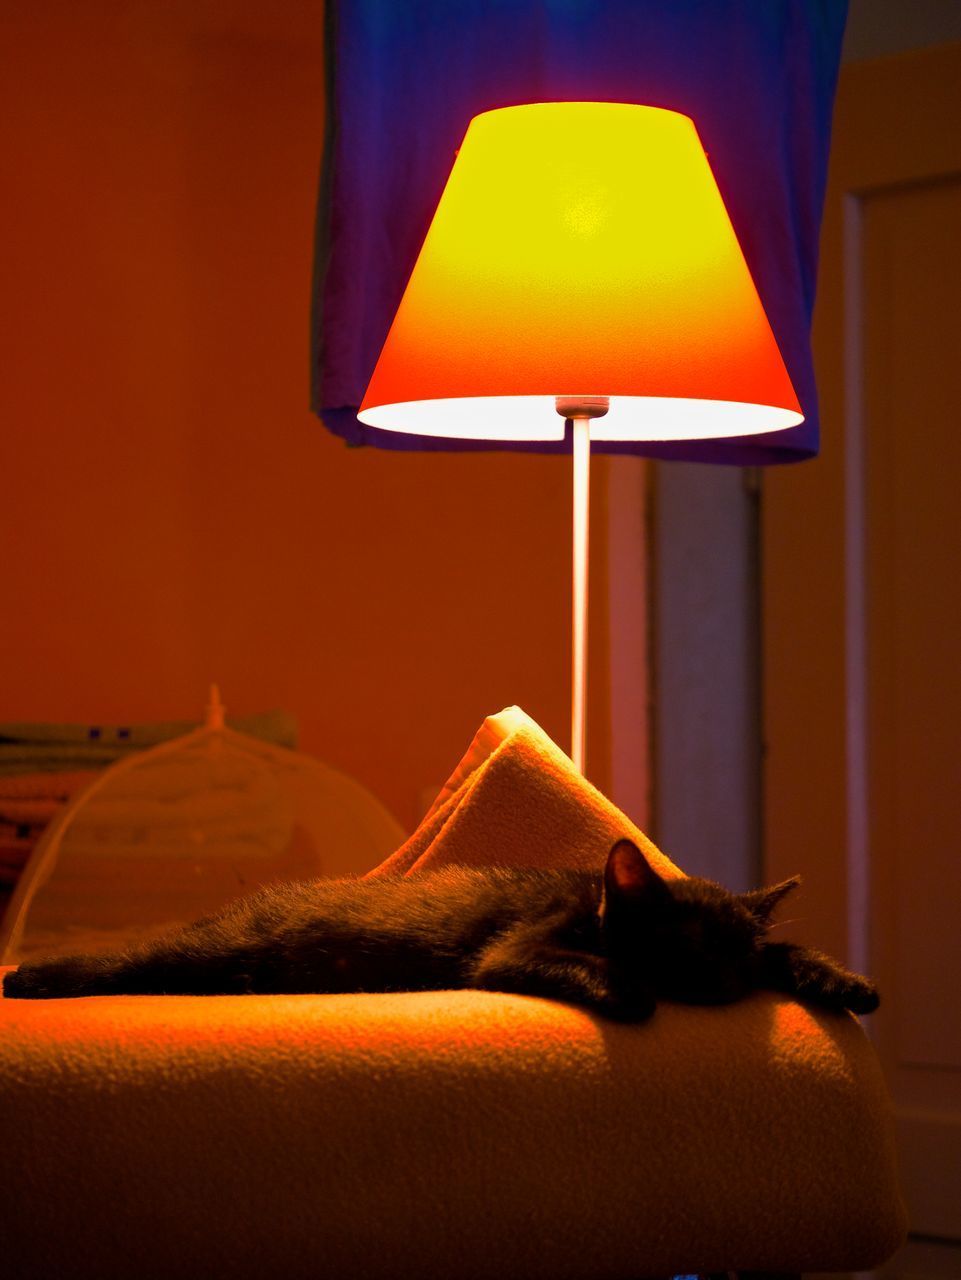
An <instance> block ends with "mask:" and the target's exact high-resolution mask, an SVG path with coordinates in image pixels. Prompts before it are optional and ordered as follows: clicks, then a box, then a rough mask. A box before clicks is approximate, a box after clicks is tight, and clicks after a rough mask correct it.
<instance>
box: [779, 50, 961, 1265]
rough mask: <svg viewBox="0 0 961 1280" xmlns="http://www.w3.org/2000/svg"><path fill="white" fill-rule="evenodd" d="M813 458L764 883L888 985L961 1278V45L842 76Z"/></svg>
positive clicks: (914, 1166)
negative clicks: (818, 439)
mask: <svg viewBox="0 0 961 1280" xmlns="http://www.w3.org/2000/svg"><path fill="white" fill-rule="evenodd" d="M815 354H816V360H817V367H818V381H819V387H820V392H821V397H822V415H823V424H824V439H823V452H822V456H821V457H820V458H819V459H818V460H817V461H816V462H814V463H810V464H807V463H806V464H803V465H802V466H800V467H797V468H784V469H781V470H779V471H777V472H774V471H772V472H769V473H767V474H766V475H765V477H764V489H763V500H762V564H763V580H762V611H763V617H764V644H763V647H764V673H765V675H764V716H765V726H764V727H765V746H766V756H765V777H764V791H765V842H764V843H765V863H766V874H767V876H768V877H769V878H778V877H781V876H783V875H787V874H790V873H791V872H794V871H798V870H800V871H802V872H803V873H804V874H805V879H806V885H805V890H804V896H803V898H802V899H801V900H800V902H799V903H798V908H797V909H798V910H799V912H800V913H802V914H803V916H804V917H805V918H804V919H803V920H802V922H801V923H800V926H799V931H800V932H801V934H802V935H803V936H804V937H805V938H806V940H808V941H812V942H816V943H818V944H819V945H821V946H823V947H824V948H825V949H828V950H831V951H834V952H835V953H837V954H839V955H842V956H847V958H848V959H849V960H850V962H851V963H852V964H854V965H855V966H856V967H863V968H864V969H866V970H868V971H870V972H872V973H873V974H875V975H876V976H877V978H878V980H879V983H880V985H881V990H882V1006H881V1009H880V1011H879V1012H878V1014H876V1015H874V1017H873V1018H871V1019H868V1020H867V1026H868V1030H869V1031H870V1033H871V1034H872V1036H873V1037H874V1038H875V1042H876V1044H877V1048H878V1052H879V1054H880V1056H881V1060H882V1064H883V1066H884V1069H885V1072H886V1075H887V1080H888V1083H889V1087H890V1089H891V1093H892V1096H893V1098H894V1102H895V1109H896V1115H897V1126H898V1135H899V1151H900V1160H901V1169H902V1180H903V1186H904V1190H905V1195H906V1198H907V1200H908V1207H909V1214H910V1223H911V1232H912V1236H913V1237H914V1240H913V1243H912V1245H910V1246H909V1248H908V1249H907V1250H906V1251H905V1252H904V1254H903V1255H899V1258H898V1259H897V1260H895V1261H894V1263H892V1264H891V1265H890V1266H889V1268H887V1269H886V1270H885V1271H884V1272H883V1274H884V1275H886V1276H888V1275H889V1276H892V1277H895V1276H897V1277H901V1276H903V1277H907V1276H909V1275H910V1276H914V1277H926V1276H931V1277H941V1276H945V1277H946V1276H948V1275H951V1276H956V1277H957V1276H961V45H953V46H945V47H942V48H939V49H930V50H924V51H921V52H917V53H912V54H907V55H902V56H899V57H896V58H888V59H883V60H878V61H876V62H870V63H861V64H856V65H854V66H850V67H848V68H846V69H845V70H844V72H843V73H842V79H841V85H840V89H839V95H838V102H837V110H836V114H835V132H834V143H833V149H832V164H831V179H830V183H829V192H828V202H827V206H826V209H825V225H824V235H823V242H822V258H821V273H820V294H819V301H818V311H817V318H816V325H815Z"/></svg>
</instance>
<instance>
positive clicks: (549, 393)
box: [358, 102, 803, 441]
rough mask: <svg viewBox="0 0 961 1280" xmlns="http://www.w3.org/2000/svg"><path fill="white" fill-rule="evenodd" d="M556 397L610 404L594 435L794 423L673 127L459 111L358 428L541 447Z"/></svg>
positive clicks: (786, 391) (718, 217) (702, 169)
mask: <svg viewBox="0 0 961 1280" xmlns="http://www.w3.org/2000/svg"><path fill="white" fill-rule="evenodd" d="M556 395H565V396H573V395H606V396H610V398H611V405H610V411H609V412H608V414H607V415H606V416H605V417H603V418H598V419H596V420H595V421H594V422H592V424H591V437H592V439H594V440H596V441H603V440H685V439H708V438H723V437H729V436H741V435H755V434H760V433H763V432H767V431H777V430H783V429H785V428H787V427H791V426H794V425H796V424H797V423H799V422H801V421H803V414H802V413H801V409H800V406H799V404H798V400H797V397H796V395H795V393H794V389H793V387H792V385H791V381H790V378H789V376H788V374H787V370H786V369H785V367H784V362H783V361H782V359H781V356H780V353H779V351H778V348H777V343H776V342H775V339H774V335H773V334H772V332H771V328H770V325H769V324H768V321H767V317H766V316H765V314H764V310H763V307H762V306H761V302H760V299H759V298H758V295H757V290H756V289H755V288H754V284H753V281H752V280H751V276H750V273H749V271H748V269H747V264H746V263H745V261H744V256H743V254H742V253H741V250H740V247H739V245H738V243H737V239H736V237H735V235H734V231H733V228H732V227H731V223H730V220H729V219H728V216H727V212H726V210H725V208H724V205H723V202H722V200H721V196H720V193H719V191H718V189H717V185H716V183H715V182H714V178H713V175H712V174H711V170H710V166H709V164H708V162H707V157H706V156H705V154H704V151H703V148H702V147H701V143H700V141H699V139H698V136H697V132H696V130H695V128H694V125H693V123H692V121H691V120H690V119H689V118H688V117H687V116H682V115H679V114H678V113H676V112H671V111H663V110H660V109H658V108H654V107H641V106H631V105H626V104H620V103H600V102H566V103H541V104H535V105H531V106H524V107H508V108H505V109H503V110H500V111H489V112H486V113H485V114H483V115H480V116H476V117H475V118H474V120H472V121H471V124H470V126H469V128H468V131H467V134H466V136H465V138H464V142H463V144H462V146H461V149H460V152H459V153H458V157H457V160H456V162H455V164H454V168H453V170H452V172H451V175H450V178H449V180H448V183H447V186H446V188H445V190H444V192H443V195H442V196H441V200H440V203H439V205H438V207H437V211H436V213H435V215H434V219H433V222H432V223H431V226H430V229H429V230H428V233H427V237H426V239H425V241H424V245H423V248H422V249H421V253H420V256H419V257H418V259H417V262H416V264H415V266H414V270H413V272H412V274H411V277H410V281H409V283H408V285H407V289H406V291H405V293H404V297H403V299H402V301H401V303H400V306H399V308H398V311H397V315H396V317H395V319H394V323H393V325H392V327H391V330H390V333H389V334H388V337H387V340H386V342H385V344H384V348H383V351H382V352H381V355H380V359H379V360H378V363H377V367H376V369H375V370H374V374H373V376H372V378H371V381H370V385H369V386H368V388H367V393H366V395H365V397H364V402H363V404H362V405H361V408H360V412H359V415H358V416H359V417H360V419H361V421H363V422H365V423H368V424H369V425H371V426H375V427H380V428H382V429H384V430H389V431H399V432H409V433H413V434H417V435H432V436H446V437H454V438H461V439H488V440H556V439H559V438H561V436H562V434H563V425H564V424H563V421H562V419H561V418H560V417H559V415H558V414H557V412H556V410H555V407H554V397H555V396H556Z"/></svg>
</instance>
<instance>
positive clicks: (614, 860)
mask: <svg viewBox="0 0 961 1280" xmlns="http://www.w3.org/2000/svg"><path fill="white" fill-rule="evenodd" d="M664 887H665V886H664V881H663V880H662V879H661V877H660V876H659V875H658V874H657V872H656V871H655V870H654V868H653V867H652V866H651V864H650V863H649V862H648V860H647V859H646V858H645V857H644V855H643V853H641V851H640V849H639V848H638V847H637V845H636V844H634V842H633V841H632V840H618V842H617V844H616V845H615V846H614V848H613V849H612V850H611V851H610V853H609V854H608V855H607V866H606V867H605V868H604V891H605V895H606V897H607V898H608V899H612V898H635V899H636V898H643V897H647V896H649V895H651V894H653V893H660V892H662V891H663V890H664Z"/></svg>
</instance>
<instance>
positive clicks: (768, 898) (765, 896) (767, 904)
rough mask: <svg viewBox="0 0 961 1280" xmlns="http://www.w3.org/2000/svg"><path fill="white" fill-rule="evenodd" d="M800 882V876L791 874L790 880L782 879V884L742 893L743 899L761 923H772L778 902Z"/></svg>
mask: <svg viewBox="0 0 961 1280" xmlns="http://www.w3.org/2000/svg"><path fill="white" fill-rule="evenodd" d="M800 883H801V877H800V876H791V878H790V880H782V881H781V883H780V884H773V885H770V886H769V887H768V888H766V889H752V890H751V892H750V893H742V894H741V901H742V902H743V903H744V905H745V906H746V907H747V909H748V911H750V912H751V914H752V915H753V916H754V917H755V919H757V920H760V922H761V924H770V922H771V917H772V916H773V915H774V912H775V911H776V910H777V906H778V903H779V902H780V901H781V899H782V898H784V897H786V896H787V894H789V893H790V892H791V890H792V889H796V888H797V887H798V885H799V884H800Z"/></svg>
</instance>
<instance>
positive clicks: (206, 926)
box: [3, 840, 878, 1021]
mask: <svg viewBox="0 0 961 1280" xmlns="http://www.w3.org/2000/svg"><path fill="white" fill-rule="evenodd" d="M797 883H798V882H797V879H796V878H795V879H793V880H785V881H784V883H783V884H779V885H775V886H774V887H773V888H769V889H756V890H754V891H753V892H751V893H745V894H735V893H731V892H729V891H728V890H727V889H722V888H721V887H720V885H716V884H713V883H711V882H710V881H708V880H700V879H697V878H695V877H691V878H690V879H686V880H669V881H668V880H664V879H662V878H661V877H660V876H659V875H657V874H656V872H655V871H654V870H653V869H652V868H651V866H650V864H649V863H648V861H647V859H646V858H645V857H644V855H643V854H642V853H641V852H640V850H639V849H637V848H636V847H635V846H634V845H633V844H632V843H631V842H630V841H628V840H620V841H618V843H617V844H616V845H615V846H614V848H613V849H612V850H611V853H610V856H609V857H608V860H607V865H606V868H605V870H604V873H603V874H600V873H597V874H594V873H591V872H587V871H574V870H557V871H535V870H515V869H513V868H507V867H491V868H489V869H479V870H475V869H471V868H467V867H449V868H446V869H445V870H442V871H438V872H435V873H432V874H425V875H422V876H414V877H411V878H409V879H374V880H311V881H306V882H304V883H297V884H287V885H281V886H278V887H276V888H269V889H264V890H261V892H259V893H257V894H254V895H252V896H251V897H249V898H241V899H239V900H238V901H236V902H233V903H231V904H230V905H229V906H228V907H226V908H225V909H224V910H223V911H221V912H219V913H218V914H217V915H214V916H209V917H207V918H206V919H204V920H201V921H199V922H198V923H196V924H193V925H188V926H187V927H186V928H184V929H180V930H178V931H176V932H174V933H170V934H168V935H166V936H164V937H162V938H159V939H157V940H156V941H153V942H148V943H144V944H142V945H140V946H136V947H132V948H131V949H130V950H128V951H125V952H123V953H122V954H120V955H108V956H65V957H62V958H56V959H51V960H42V961H40V962H38V963H36V964H33V963H31V964H23V965H21V966H20V968H19V969H17V970H16V971H15V972H13V973H9V974H7V976H6V978H5V980H4V988H3V989H4V994H5V995H6V996H7V997H8V998H10V997H13V998H20V999H50V998H55V997H62V996H92V995H123V994H130V995H132V994H147V995H151V994H153V995H164V994H170V995H173V994H183V995H219V994H235V993H236V994H241V993H246V992H337V991H424V990H442V989H450V988H455V987H480V988H483V989H485V990H489V991H514V992H519V993H521V994H526V995H535V996H547V997H550V998H553V999H557V1000H569V1001H572V1002H574V1003H576V1004H581V1005H586V1006H588V1007H589V1008H592V1009H596V1010H597V1011H598V1012H600V1013H603V1014H606V1015H608V1016H609V1017H614V1018H620V1019H624V1020H627V1021H640V1020H642V1019H644V1018H648V1017H650V1015H651V1014H652V1013H653V1012H654V1008H655V1005H656V1003H657V1001H658V1000H660V999H664V1000H679V1001H684V1002H686V1003H690V1004H724V1003H727V1002H728V1001H732V1000H737V999H740V998H741V997H742V996H746V995H748V994H749V993H750V992H752V991H756V990H758V989H761V988H767V989H771V990H774V991H782V992H786V993H788V994H789V995H792V996H798V997H799V998H800V999H802V1000H808V1001H810V1002H811V1003H813V1004H817V1005H820V1006H822V1007H824V1008H828V1009H851V1010H853V1011H854V1012H855V1013H870V1012H871V1011H872V1010H873V1009H876V1008H877V1005H878V994H877V990H876V988H875V987H874V985H873V984H872V983H871V982H870V981H868V979H866V978H862V977H859V976H858V975H857V974H854V973H849V972H848V971H847V970H846V969H844V968H842V967H841V965H839V964H838V963H837V962H836V961H834V960H831V959H830V958H828V957H827V956H823V955H820V954H819V953H817V952H815V951H811V950H809V949H808V948H806V947H800V946H795V945H793V944H792V943H788V942H769V941H768V940H767V938H766V936H765V933H766V930H767V926H768V924H769V923H770V918H771V915H772V913H773V911H774V908H775V907H776V906H777V904H778V902H779V901H780V900H781V898H783V897H784V895H785V894H786V893H788V892H789V891H790V890H791V889H793V888H794V887H795V885H796V884H797Z"/></svg>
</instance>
